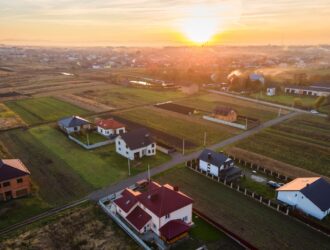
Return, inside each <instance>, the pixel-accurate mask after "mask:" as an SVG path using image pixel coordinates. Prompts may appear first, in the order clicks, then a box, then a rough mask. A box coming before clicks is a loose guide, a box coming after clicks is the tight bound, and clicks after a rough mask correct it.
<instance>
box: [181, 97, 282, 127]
mask: <svg viewBox="0 0 330 250" xmlns="http://www.w3.org/2000/svg"><path fill="white" fill-rule="evenodd" d="M177 103H178V104H182V105H184V106H189V107H194V108H197V109H200V110H204V111H207V112H213V110H214V109H215V108H216V107H217V106H225V107H230V108H233V109H234V110H236V112H237V113H238V115H243V116H248V117H253V118H257V119H260V120H261V121H267V120H270V119H273V118H275V117H276V116H277V115H278V109H276V108H272V107H267V106H263V105H260V104H256V103H253V102H248V101H244V100H239V99H237V98H233V97H228V96H223V95H217V94H204V95H198V96H196V97H192V98H186V99H184V100H180V101H178V102H177ZM283 112H286V111H283Z"/></svg>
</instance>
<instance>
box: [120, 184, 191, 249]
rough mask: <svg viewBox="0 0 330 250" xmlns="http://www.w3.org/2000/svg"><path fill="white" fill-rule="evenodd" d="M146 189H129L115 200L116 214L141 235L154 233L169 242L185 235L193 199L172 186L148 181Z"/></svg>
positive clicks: (189, 225)
mask: <svg viewBox="0 0 330 250" xmlns="http://www.w3.org/2000/svg"><path fill="white" fill-rule="evenodd" d="M144 190H145V191H143V192H140V191H133V190H131V189H128V188H127V189H125V190H124V191H123V192H122V193H121V195H120V197H119V198H117V199H116V200H115V201H114V205H115V209H116V213H117V214H118V215H120V216H121V217H122V218H124V219H125V220H126V222H127V223H128V224H130V225H131V226H132V227H133V228H134V229H135V230H136V231H137V232H139V233H141V234H143V233H146V232H148V231H152V232H154V233H155V234H156V235H157V236H159V237H161V238H162V239H163V240H165V241H166V242H169V243H170V242H173V241H175V240H177V239H179V238H182V237H183V236H185V235H186V234H187V232H188V230H189V229H190V227H191V226H192V224H193V222H192V204H193V200H192V199H191V198H190V197H189V196H187V195H185V194H184V193H182V192H180V191H179V189H178V188H177V187H173V186H171V185H169V184H165V185H159V184H158V183H156V182H152V181H148V182H147V186H146V188H145V189H144Z"/></svg>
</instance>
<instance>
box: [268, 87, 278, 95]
mask: <svg viewBox="0 0 330 250" xmlns="http://www.w3.org/2000/svg"><path fill="white" fill-rule="evenodd" d="M266 94H267V95H268V96H274V95H275V94H276V88H275V87H268V88H267V92H266Z"/></svg>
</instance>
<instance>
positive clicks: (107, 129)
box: [96, 119, 126, 137]
mask: <svg viewBox="0 0 330 250" xmlns="http://www.w3.org/2000/svg"><path fill="white" fill-rule="evenodd" d="M96 126H97V132H98V133H99V134H101V135H104V136H107V137H109V136H114V135H119V134H122V133H125V132H126V129H125V125H124V124H122V123H120V122H118V121H116V120H114V119H105V120H98V121H97V122H96Z"/></svg>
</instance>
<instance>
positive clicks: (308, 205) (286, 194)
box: [277, 191, 330, 220]
mask: <svg viewBox="0 0 330 250" xmlns="http://www.w3.org/2000/svg"><path fill="white" fill-rule="evenodd" d="M277 199H278V200H280V201H282V202H284V203H286V204H289V205H291V206H295V207H296V208H298V209H299V210H302V211H303V212H305V213H306V214H309V215H311V216H313V217H315V218H317V219H319V220H321V219H323V218H324V217H325V216H326V215H327V214H328V213H329V211H330V209H329V211H326V212H323V211H322V210H321V209H319V208H318V207H317V206H316V205H315V204H314V203H313V202H311V201H310V200H309V199H308V198H307V197H306V196H305V195H304V194H302V193H301V192H300V191H279V192H278V193H277Z"/></svg>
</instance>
